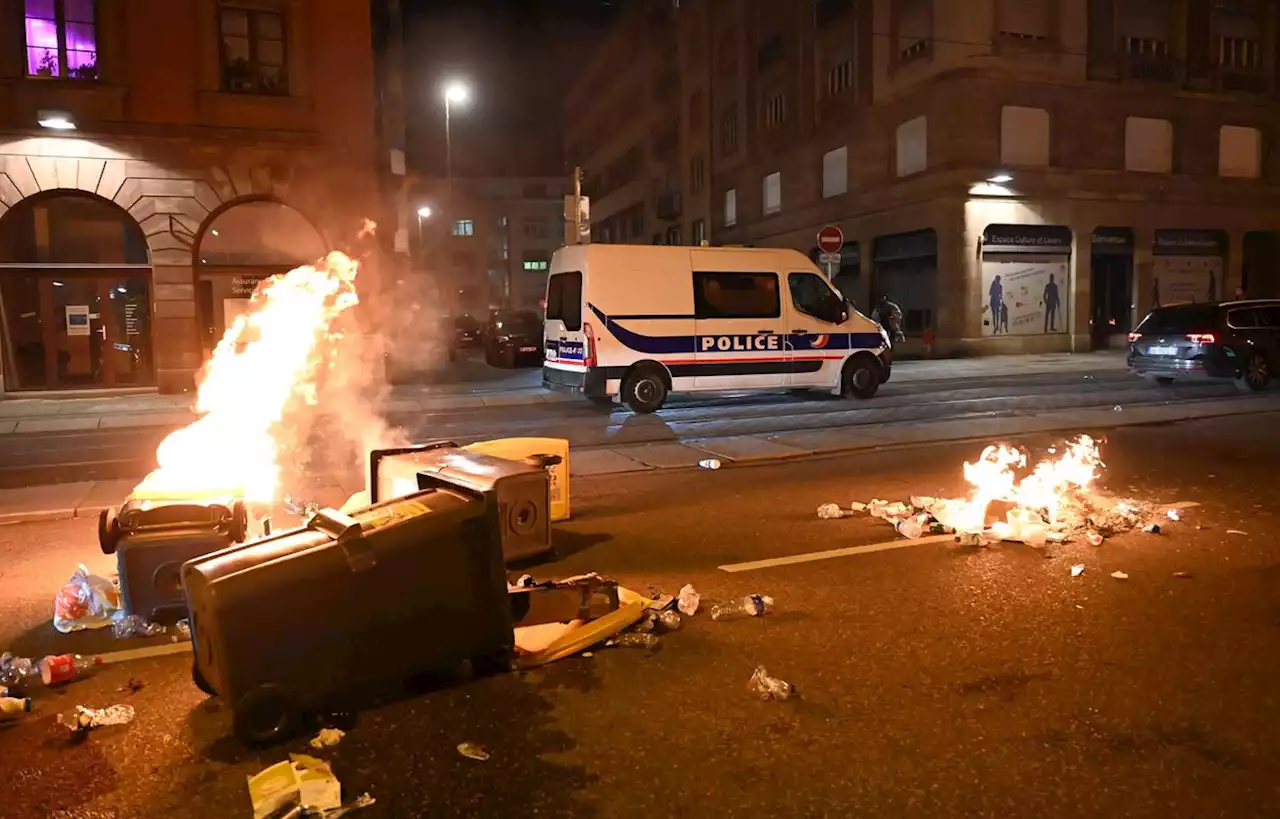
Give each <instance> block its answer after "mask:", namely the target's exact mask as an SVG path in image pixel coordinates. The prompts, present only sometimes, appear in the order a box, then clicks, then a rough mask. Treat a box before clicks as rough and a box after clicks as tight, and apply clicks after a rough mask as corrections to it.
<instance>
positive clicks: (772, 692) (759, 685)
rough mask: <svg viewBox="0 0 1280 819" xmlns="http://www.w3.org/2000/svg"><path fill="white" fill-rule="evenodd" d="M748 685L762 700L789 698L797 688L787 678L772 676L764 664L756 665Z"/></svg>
mask: <svg viewBox="0 0 1280 819" xmlns="http://www.w3.org/2000/svg"><path fill="white" fill-rule="evenodd" d="M747 687H749V688H750V689H751V692H752V693H753V694H755V695H756V696H758V697H760V699H762V700H789V699H791V695H792V694H794V693H795V690H796V689H795V686H793V685H792V684H791V683H789V682H787V681H786V680H780V679H778V678H777V677H770V676H769V673H768V672H767V671H765V670H764V666H762V665H761V666H757V667H756V670H755V673H754V674H752V675H751V680H750V681H749V682H748V683H747Z"/></svg>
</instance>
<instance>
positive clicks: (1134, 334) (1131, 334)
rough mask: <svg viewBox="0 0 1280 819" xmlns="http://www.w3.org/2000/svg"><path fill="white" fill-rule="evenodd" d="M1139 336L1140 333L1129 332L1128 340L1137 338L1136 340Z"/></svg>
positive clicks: (1140, 336) (1140, 335)
mask: <svg viewBox="0 0 1280 819" xmlns="http://www.w3.org/2000/svg"><path fill="white" fill-rule="evenodd" d="M1140 338H1142V333H1130V334H1129V340H1130V341H1137V340H1138V339H1140Z"/></svg>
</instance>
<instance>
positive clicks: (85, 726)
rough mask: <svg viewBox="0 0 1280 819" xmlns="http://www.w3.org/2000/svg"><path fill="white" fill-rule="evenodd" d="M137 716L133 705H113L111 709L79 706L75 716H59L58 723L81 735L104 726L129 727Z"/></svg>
mask: <svg viewBox="0 0 1280 819" xmlns="http://www.w3.org/2000/svg"><path fill="white" fill-rule="evenodd" d="M135 716H137V714H136V712H135V711H134V710H133V706H132V705H112V706H110V707H109V708H85V707H84V706H83V705H77V706H76V712H75V713H74V714H71V715H69V716H63V715H62V714H59V715H58V722H59V723H61V724H62V725H65V726H67V727H68V728H70V729H71V730H72V731H75V732H77V733H79V732H82V731H88V730H91V729H93V728H100V727H102V726H104V725H128V724H129V723H131V722H133V718H134V717H135Z"/></svg>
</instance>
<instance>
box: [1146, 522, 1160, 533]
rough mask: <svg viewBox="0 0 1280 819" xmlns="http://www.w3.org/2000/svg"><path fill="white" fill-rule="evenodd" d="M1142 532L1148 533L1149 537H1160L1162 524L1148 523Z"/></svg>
mask: <svg viewBox="0 0 1280 819" xmlns="http://www.w3.org/2000/svg"><path fill="white" fill-rule="evenodd" d="M1142 531H1144V532H1146V533H1147V534H1149V535H1158V534H1160V524H1158V523H1148V524H1147V525H1146V526H1143V527H1142Z"/></svg>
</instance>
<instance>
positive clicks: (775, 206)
mask: <svg viewBox="0 0 1280 819" xmlns="http://www.w3.org/2000/svg"><path fill="white" fill-rule="evenodd" d="M761 188H762V193H763V194H764V215H765V216H768V215H769V214H771V213H777V212H778V211H780V210H782V173H781V172H779V171H774V172H773V173H771V174H769V175H768V176H766V177H765V178H764V183H763V184H762V185H761Z"/></svg>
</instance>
